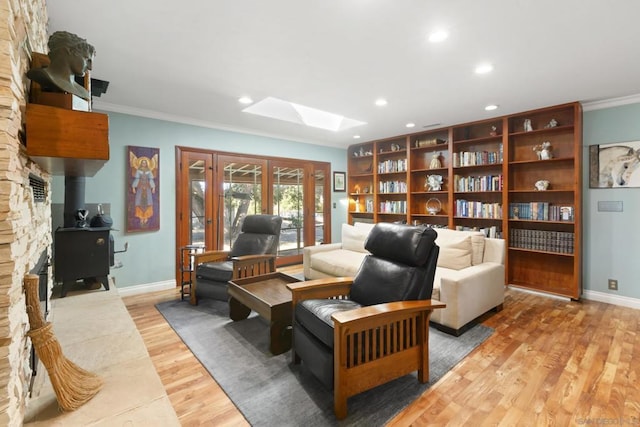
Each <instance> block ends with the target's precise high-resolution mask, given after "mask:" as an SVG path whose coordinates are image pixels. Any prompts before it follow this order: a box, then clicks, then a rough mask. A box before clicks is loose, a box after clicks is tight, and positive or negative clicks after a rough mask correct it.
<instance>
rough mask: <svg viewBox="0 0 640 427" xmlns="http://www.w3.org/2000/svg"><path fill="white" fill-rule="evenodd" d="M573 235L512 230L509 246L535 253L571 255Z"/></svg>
mask: <svg viewBox="0 0 640 427" xmlns="http://www.w3.org/2000/svg"><path fill="white" fill-rule="evenodd" d="M574 242H575V234H574V233H571V232H567V231H548V230H527V229H519V228H515V229H512V230H511V232H510V233H509V246H511V247H514V248H522V249H532V250H536V251H546V252H557V253H561V254H572V253H573V250H574Z"/></svg>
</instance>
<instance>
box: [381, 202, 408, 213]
mask: <svg viewBox="0 0 640 427" xmlns="http://www.w3.org/2000/svg"><path fill="white" fill-rule="evenodd" d="M380 213H397V214H406V213H407V202H406V201H404V200H386V201H384V202H380Z"/></svg>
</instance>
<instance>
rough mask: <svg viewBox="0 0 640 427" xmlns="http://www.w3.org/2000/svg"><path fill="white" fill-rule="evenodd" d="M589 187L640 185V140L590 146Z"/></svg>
mask: <svg viewBox="0 0 640 427" xmlns="http://www.w3.org/2000/svg"><path fill="white" fill-rule="evenodd" d="M589 187H590V188H625V187H640V141H630V142H615V143H611V144H600V145H591V146H589Z"/></svg>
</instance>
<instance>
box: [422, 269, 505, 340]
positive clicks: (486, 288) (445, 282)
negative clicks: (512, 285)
mask: <svg viewBox="0 0 640 427" xmlns="http://www.w3.org/2000/svg"><path fill="white" fill-rule="evenodd" d="M504 271H505V270H504V265H503V264H500V263H496V262H485V263H482V264H479V265H474V266H471V267H467V268H464V269H462V270H457V271H456V270H448V269H447V270H446V273H444V272H443V274H441V275H440V297H439V298H440V301H442V302H443V303H445V304H447V307H446V309H445V310H438V312H436V314H435V316H434V317H433V319H432V320H434V321H435V322H436V323H440V324H441V325H445V326H448V327H451V328H453V329H459V328H460V327H462V326H464V325H465V324H467V323H469V322H470V321H472V320H474V319H475V318H476V317H478V316H480V315H482V314H484V313H486V312H487V311H489V310H491V309H492V308H495V307H497V306H499V305H501V304H502V303H503V302H504V287H505V276H504Z"/></svg>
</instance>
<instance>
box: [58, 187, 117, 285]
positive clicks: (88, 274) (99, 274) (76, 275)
mask: <svg viewBox="0 0 640 427" xmlns="http://www.w3.org/2000/svg"><path fill="white" fill-rule="evenodd" d="M84 193H85V178H84V177H65V199H64V226H63V227H60V228H58V229H57V230H56V231H55V233H54V239H53V247H54V253H53V256H54V263H53V264H54V278H55V280H56V282H58V283H62V290H61V292H60V296H61V297H65V296H66V295H67V291H68V290H69V288H70V286H71V285H72V284H74V283H75V282H76V281H78V280H84V282H85V283H95V282H99V283H102V284H103V285H104V288H105V289H106V290H109V277H108V276H109V270H110V267H112V266H113V265H114V242H113V236H112V235H111V228H110V227H104V226H99V227H96V226H89V225H88V223H87V221H86V216H87V210H86V209H85V204H84ZM78 213H81V217H79V216H78ZM98 214H99V215H102V212H98ZM100 224H102V223H100ZM91 225H94V222H93V221H92V222H91ZM125 250H126V248H125ZM120 252H124V251H120Z"/></svg>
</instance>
